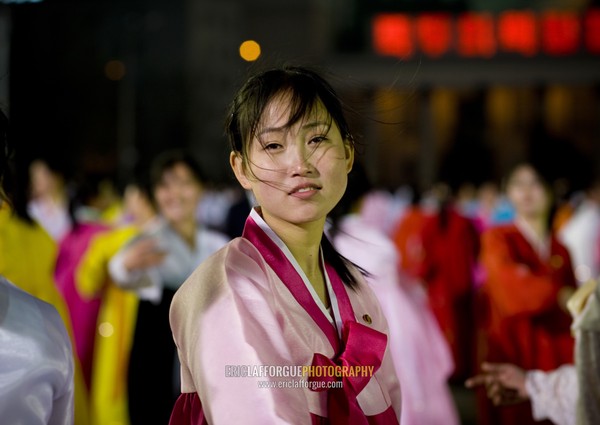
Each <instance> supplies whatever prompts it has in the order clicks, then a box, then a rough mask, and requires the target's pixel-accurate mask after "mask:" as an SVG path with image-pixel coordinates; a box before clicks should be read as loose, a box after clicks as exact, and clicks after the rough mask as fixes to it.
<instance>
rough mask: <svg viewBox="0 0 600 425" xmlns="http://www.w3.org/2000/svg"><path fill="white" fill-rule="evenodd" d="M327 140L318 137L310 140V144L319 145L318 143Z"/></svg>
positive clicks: (323, 137)
mask: <svg viewBox="0 0 600 425" xmlns="http://www.w3.org/2000/svg"><path fill="white" fill-rule="evenodd" d="M326 139H327V138H326V137H325V136H316V137H313V138H312V139H310V142H309V143H316V144H318V143H321V142H323V141H324V140H326Z"/></svg>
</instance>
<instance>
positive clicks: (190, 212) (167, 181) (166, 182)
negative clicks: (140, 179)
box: [154, 163, 202, 223]
mask: <svg viewBox="0 0 600 425" xmlns="http://www.w3.org/2000/svg"><path fill="white" fill-rule="evenodd" d="M201 196H202V184H201V183H200V182H199V181H198V180H197V179H196V178H195V176H194V174H193V173H192V171H191V170H190V169H189V168H188V167H187V166H186V165H185V164H182V163H177V164H175V165H174V166H173V167H171V168H169V169H167V170H165V172H164V173H163V174H162V177H161V179H160V181H159V182H158V184H157V185H156V187H155V188H154V198H155V200H156V204H157V207H158V210H159V212H160V214H161V215H162V216H163V217H164V218H165V219H166V220H167V221H169V222H170V223H180V222H182V221H189V220H195V219H196V209H197V207H198V203H199V202H200V198H201Z"/></svg>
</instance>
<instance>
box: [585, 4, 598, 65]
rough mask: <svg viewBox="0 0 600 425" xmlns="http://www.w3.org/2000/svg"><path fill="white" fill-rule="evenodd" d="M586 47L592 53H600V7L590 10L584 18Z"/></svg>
mask: <svg viewBox="0 0 600 425" xmlns="http://www.w3.org/2000/svg"><path fill="white" fill-rule="evenodd" d="M584 29H585V47H586V49H587V50H588V52H590V53H594V54H596V55H598V54H600V9H593V10H590V11H589V12H588V13H587V14H586V16H585V20H584Z"/></svg>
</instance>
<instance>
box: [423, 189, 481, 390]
mask: <svg viewBox="0 0 600 425" xmlns="http://www.w3.org/2000/svg"><path fill="white" fill-rule="evenodd" d="M438 193H439V194H438V198H439V201H440V206H439V209H438V212H437V213H436V214H435V215H433V216H432V217H430V218H429V219H428V220H427V221H426V223H425V224H424V226H423V233H422V241H423V261H422V263H421V266H420V271H419V275H420V277H421V278H422V279H423V281H424V282H425V284H426V287H427V294H428V297H429V305H430V306H431V309H432V311H433V314H434V315H435V317H436V318H437V320H438V323H439V325H440V327H441V329H442V332H443V334H444V336H445V337H446V339H447V341H448V344H449V345H450V349H451V351H452V357H453V360H454V364H455V369H454V373H453V375H452V378H451V379H458V380H462V379H464V378H466V377H467V376H469V374H470V372H471V369H472V364H473V352H474V348H473V347H474V345H473V341H474V334H475V328H474V325H473V324H474V320H473V281H474V272H475V265H476V262H477V257H478V255H479V235H478V234H477V231H476V229H475V227H474V225H473V224H472V222H471V221H470V220H469V219H468V218H466V217H463V216H462V215H460V214H459V212H458V211H457V210H456V208H455V207H454V202H453V200H452V196H451V191H450V188H449V187H448V186H439V187H438Z"/></svg>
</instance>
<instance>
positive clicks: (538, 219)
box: [518, 215, 548, 239]
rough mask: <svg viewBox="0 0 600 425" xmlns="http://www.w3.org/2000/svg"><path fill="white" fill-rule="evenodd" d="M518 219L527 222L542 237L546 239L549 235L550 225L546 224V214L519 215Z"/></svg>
mask: <svg viewBox="0 0 600 425" xmlns="http://www.w3.org/2000/svg"><path fill="white" fill-rule="evenodd" d="M518 219H519V220H521V221H523V222H524V223H526V224H527V226H529V227H530V228H531V230H533V232H534V233H535V234H536V235H537V236H538V237H539V238H540V239H544V238H545V237H546V236H548V226H547V225H546V217H545V216H543V215H540V216H537V215H536V216H526V215H519V216H518Z"/></svg>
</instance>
